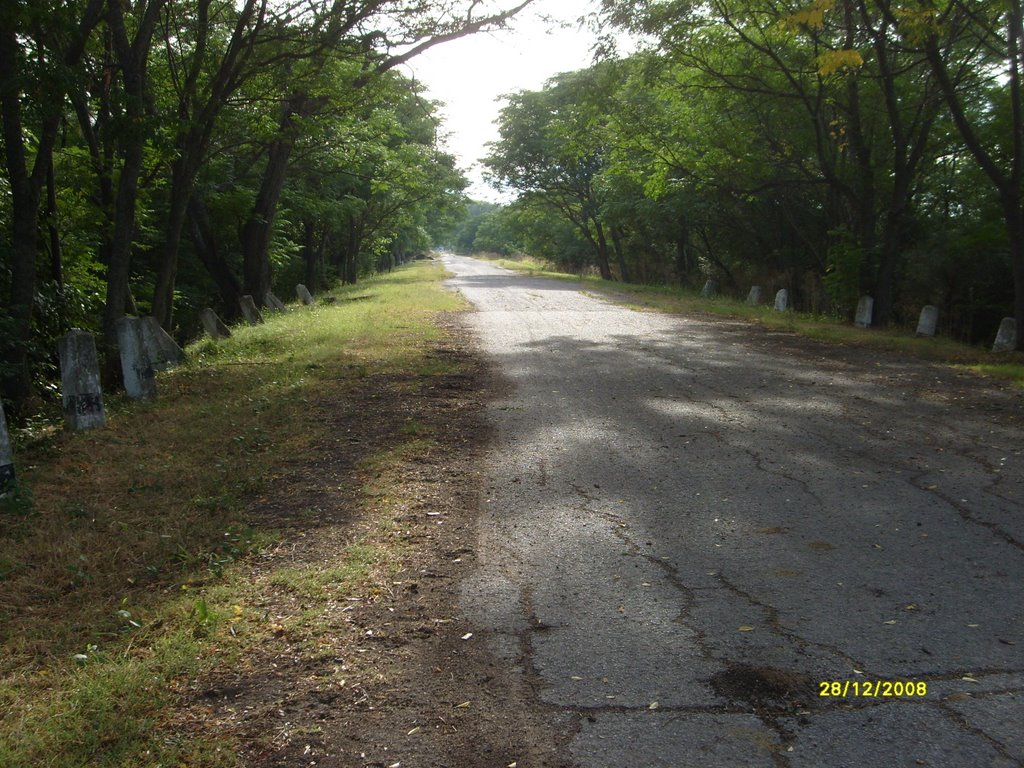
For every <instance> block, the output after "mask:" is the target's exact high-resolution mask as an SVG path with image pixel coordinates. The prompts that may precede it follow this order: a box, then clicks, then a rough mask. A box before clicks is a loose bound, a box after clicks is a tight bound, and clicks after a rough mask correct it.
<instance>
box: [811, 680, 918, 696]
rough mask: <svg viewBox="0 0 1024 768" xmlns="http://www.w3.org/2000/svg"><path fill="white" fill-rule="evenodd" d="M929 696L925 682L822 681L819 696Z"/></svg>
mask: <svg viewBox="0 0 1024 768" xmlns="http://www.w3.org/2000/svg"><path fill="white" fill-rule="evenodd" d="M927 695H928V683H926V682H924V681H923V680H917V681H915V680H822V681H821V682H820V683H818V696H821V697H825V698H837V699H838V698H848V697H850V696H853V697H857V698H895V697H901V698H912V697H913V698H917V697H922V696H927Z"/></svg>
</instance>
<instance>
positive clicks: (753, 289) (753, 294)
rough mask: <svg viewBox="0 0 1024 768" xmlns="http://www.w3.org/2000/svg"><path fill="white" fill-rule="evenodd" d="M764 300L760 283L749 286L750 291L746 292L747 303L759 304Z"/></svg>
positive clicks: (753, 305) (754, 305)
mask: <svg viewBox="0 0 1024 768" xmlns="http://www.w3.org/2000/svg"><path fill="white" fill-rule="evenodd" d="M762 301H764V290H763V289H762V288H761V286H760V285H752V286H750V293H748V294H747V304H749V305H751V306H752V307H756V306H759V305H760V304H761V302H762Z"/></svg>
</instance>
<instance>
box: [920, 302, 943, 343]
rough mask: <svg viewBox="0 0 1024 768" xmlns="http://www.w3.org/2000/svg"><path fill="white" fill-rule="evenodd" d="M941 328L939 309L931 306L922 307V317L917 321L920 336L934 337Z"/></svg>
mask: <svg viewBox="0 0 1024 768" xmlns="http://www.w3.org/2000/svg"><path fill="white" fill-rule="evenodd" d="M938 326H939V308H938V307H934V306H932V305H931V304H927V305H926V306H923V307H921V317H919V318H918V320H917V335H918V336H934V335H935V331H936V329H937V328H938Z"/></svg>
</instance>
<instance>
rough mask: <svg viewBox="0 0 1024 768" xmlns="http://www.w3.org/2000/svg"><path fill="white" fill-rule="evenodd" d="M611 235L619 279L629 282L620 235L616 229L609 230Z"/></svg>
mask: <svg viewBox="0 0 1024 768" xmlns="http://www.w3.org/2000/svg"><path fill="white" fill-rule="evenodd" d="M609 229H610V231H611V233H612V247H613V248H614V249H615V260H616V261H617V262H618V264H619V277H621V278H622V282H624V283H628V282H631V280H630V275H629V269H628V268H627V267H626V254H625V251H623V250H622V233H621V232H620V231H619V228H618V227H610V228H609Z"/></svg>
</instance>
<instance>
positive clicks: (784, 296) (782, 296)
mask: <svg viewBox="0 0 1024 768" xmlns="http://www.w3.org/2000/svg"><path fill="white" fill-rule="evenodd" d="M787 309H789V291H787V290H786V289H785V288H781V289H780V290H779V292H778V293H776V294H775V311H776V312H785V311H786V310H787Z"/></svg>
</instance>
